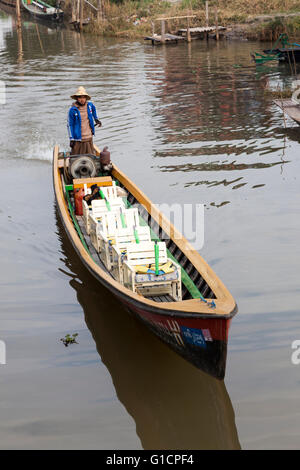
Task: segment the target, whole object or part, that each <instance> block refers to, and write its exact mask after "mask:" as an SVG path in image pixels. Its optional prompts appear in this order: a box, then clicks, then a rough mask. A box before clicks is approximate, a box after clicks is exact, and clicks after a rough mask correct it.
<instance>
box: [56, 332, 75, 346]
mask: <svg viewBox="0 0 300 470" xmlns="http://www.w3.org/2000/svg"><path fill="white" fill-rule="evenodd" d="M77 336H78V333H74V334H73V335H72V336H71V335H66V336H65V337H64V338H60V341H62V342H63V343H64V345H65V346H66V347H68V346H69V345H70V344H74V343H76V344H78V343H77V341H76V338H77Z"/></svg>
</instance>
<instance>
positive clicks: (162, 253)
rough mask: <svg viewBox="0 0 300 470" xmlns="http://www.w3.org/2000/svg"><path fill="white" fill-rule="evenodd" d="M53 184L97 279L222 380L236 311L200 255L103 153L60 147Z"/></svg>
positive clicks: (168, 340) (70, 228) (82, 255)
mask: <svg viewBox="0 0 300 470" xmlns="http://www.w3.org/2000/svg"><path fill="white" fill-rule="evenodd" d="M53 185H54V192H55V198H56V203H57V209H58V213H59V216H60V218H61V220H62V223H63V226H64V229H65V231H66V234H67V236H68V237H69V239H70V241H71V243H72V245H73V247H74V249H75V251H76V252H77V254H78V256H79V257H80V259H81V261H82V263H83V264H84V265H85V266H86V268H87V269H88V270H89V271H90V273H91V274H92V275H93V276H94V277H95V279H96V280H97V281H99V283H101V284H102V285H103V286H105V287H106V288H107V289H108V290H109V291H111V292H112V293H113V294H114V295H115V296H116V297H117V298H118V299H119V300H120V302H122V304H123V305H124V306H125V307H126V308H127V309H128V310H129V311H130V312H132V313H133V314H134V315H135V316H136V317H137V318H138V319H139V320H141V321H142V322H143V323H144V324H145V325H146V326H147V327H148V328H149V329H150V330H151V331H152V332H154V333H155V334H156V335H157V336H158V337H159V338H160V339H162V340H163V341H164V342H165V343H167V344H168V345H169V346H170V347H171V348H172V349H173V350H175V351H176V352H177V353H179V354H180V355H181V356H182V357H184V358H185V359H187V360H188V361H189V362H191V363H192V364H194V365H195V366H196V367H198V368H199V369H201V370H203V371H204V372H206V373H208V374H210V375H212V376H214V377H216V378H218V379H223V378H224V375H225V368H226V356H227V342H228V333H229V327H230V323H231V320H232V317H233V316H234V315H235V314H236V313H237V306H236V303H235V301H234V299H233V297H232V295H231V294H230V292H229V291H228V290H227V289H226V287H225V286H224V284H223V283H222V281H221V280H220V279H219V278H218V277H217V275H216V274H215V273H214V271H213V270H212V269H211V267H210V266H209V265H208V264H207V263H206V262H205V261H204V259H203V258H202V257H201V256H200V254H199V253H198V252H197V251H196V250H195V249H194V248H193V247H192V246H191V244H190V243H189V242H188V241H187V240H186V239H185V238H184V236H183V235H181V234H180V232H179V231H178V230H176V228H175V227H174V226H173V225H172V224H171V223H170V222H169V221H168V219H167V218H166V217H165V216H164V215H163V214H162V213H161V212H160V211H159V210H158V208H157V207H156V206H154V205H153V204H152V203H151V201H150V199H149V198H148V197H147V196H146V195H145V194H144V193H143V192H142V191H141V190H140V189H139V188H138V187H137V186H136V185H135V184H134V183H133V182H132V181H131V180H130V179H129V178H128V177H127V176H126V175H125V174H124V173H123V172H122V170H120V169H119V168H117V166H116V165H113V169H112V171H111V173H110V174H107V173H103V172H101V163H100V151H99V149H97V148H96V147H95V155H70V154H69V153H67V152H60V151H59V148H58V146H56V147H55V148H54V154H53ZM94 194H95V195H96V196H98V198H97V199H94V200H93V199H92V198H93V195H94ZM89 198H90V201H89V202H90V203H91V204H90V205H89V204H88V203H87V202H86V201H87V200H88V199H89ZM99 308H101V306H99ZM111 315H113V312H111ZM116 328H117V325H116Z"/></svg>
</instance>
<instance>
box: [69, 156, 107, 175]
mask: <svg viewBox="0 0 300 470" xmlns="http://www.w3.org/2000/svg"><path fill="white" fill-rule="evenodd" d="M99 172H100V158H99V157H97V156H96V155H92V154H87V155H72V156H71V157H70V160H69V175H70V177H72V178H76V179H77V178H94V176H96V175H98V174H99Z"/></svg>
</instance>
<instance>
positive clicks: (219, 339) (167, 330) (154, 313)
mask: <svg viewBox="0 0 300 470" xmlns="http://www.w3.org/2000/svg"><path fill="white" fill-rule="evenodd" d="M58 213H59V215H60V219H61V221H62V223H63V225H64V229H65V232H66V234H67V236H68V238H69V240H70V241H71V243H72V245H73V247H74V249H75V250H76V251H77V254H78V256H79V257H80V253H78V250H77V249H76V245H74V243H73V239H72V236H71V234H70V233H69V232H68V229H67V227H66V225H65V224H64V219H63V216H62V214H61V213H60V211H59V210H58ZM80 258H81V257H80ZM81 261H82V262H83V263H84V264H85V267H86V268H87V269H88V270H89V271H90V273H91V274H92V275H93V276H94V277H95V278H96V279H97V280H98V281H99V282H100V283H101V284H102V285H104V286H105V287H106V288H107V289H108V290H109V291H110V292H111V293H112V294H113V295H114V296H115V297H116V298H117V299H118V300H119V301H120V302H121V303H122V304H123V306H124V307H125V308H126V309H127V310H128V311H129V312H130V313H131V314H133V315H134V316H135V317H136V318H137V319H138V320H139V321H141V322H142V323H143V324H144V325H145V326H146V327H147V328H148V329H149V330H151V331H152V332H153V333H154V334H155V335H156V336H157V337H158V338H159V339H160V340H162V341H163V342H164V343H165V344H167V345H168V346H169V347H170V348H171V349H173V350H174V351H175V352H176V353H178V354H180V356H182V357H183V358H184V359H186V360H187V361H188V362H190V363H191V364H193V365H194V366H196V367H197V368H199V369H201V370H202V371H203V372H206V373H208V374H209V375H211V376H213V377H215V378H217V379H220V380H221V379H223V378H224V376H225V370H226V358H227V342H228V334H229V327H230V323H231V318H220V316H215V317H214V318H212V316H210V317H207V316H205V315H203V317H201V318H199V317H198V318H195V315H193V314H188V313H185V314H182V313H181V312H179V311H175V310H174V311H170V312H168V313H166V312H165V311H164V310H163V309H160V308H159V304H158V306H157V307H156V308H151V307H148V306H147V307H146V306H145V305H143V304H142V303H140V302H135V301H133V300H132V299H129V298H128V297H126V296H124V295H122V294H121V293H120V292H119V291H118V290H117V289H114V288H113V286H112V285H111V284H109V283H106V282H105V280H104V279H102V278H101V277H100V276H99V275H98V274H97V273H96V272H95V271H94V270H93V269H91V267H90V265H89V264H86V263H85V262H84V260H83V259H82V258H81ZM199 302H201V300H199ZM235 313H236V312H233V313H232V316H233V315H234V314H235Z"/></svg>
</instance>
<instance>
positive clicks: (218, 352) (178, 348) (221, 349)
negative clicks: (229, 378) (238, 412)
mask: <svg viewBox="0 0 300 470" xmlns="http://www.w3.org/2000/svg"><path fill="white" fill-rule="evenodd" d="M123 304H124V305H125V306H126V307H127V308H128V310H129V311H130V312H132V313H133V314H134V316H135V317H136V318H138V320H140V321H142V323H143V324H144V325H145V326H146V327H147V328H148V329H150V330H151V331H152V332H153V333H154V334H155V335H156V336H157V337H158V338H159V339H161V340H162V341H163V342H164V343H166V344H167V345H168V346H169V347H170V348H171V349H173V350H174V351H175V352H176V353H178V354H179V355H180V356H182V357H183V358H184V359H186V360H187V361H188V362H190V363H191V364H193V365H194V366H196V367H197V368H198V369H201V370H202V371H203V372H206V373H208V374H209V375H211V376H213V377H215V378H217V379H223V378H224V376H225V370H226V358H227V341H228V333H229V327H230V323H231V320H226V319H222V320H221V319H200V318H198V319H196V320H194V319H192V318H184V317H180V316H178V315H177V316H175V317H174V316H167V315H160V314H157V313H153V312H152V313H151V312H147V311H145V310H144V309H138V308H135V307H133V306H132V305H129V304H127V303H126V302H123Z"/></svg>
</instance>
